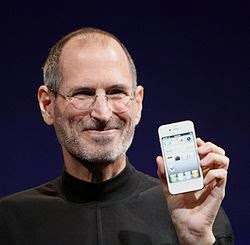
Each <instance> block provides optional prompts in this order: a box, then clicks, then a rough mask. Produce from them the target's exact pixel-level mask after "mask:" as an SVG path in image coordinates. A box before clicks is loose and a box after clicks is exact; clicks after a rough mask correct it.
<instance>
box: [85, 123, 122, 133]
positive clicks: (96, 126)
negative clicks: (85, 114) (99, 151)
mask: <svg viewBox="0 0 250 245" xmlns="http://www.w3.org/2000/svg"><path fill="white" fill-rule="evenodd" d="M124 126H125V123H124V122H123V121H120V120H119V121H117V120H109V121H107V122H101V121H97V120H91V121H89V122H82V123H81V124H80V130H81V131H86V130H97V131H103V130H110V129H120V128H124Z"/></svg>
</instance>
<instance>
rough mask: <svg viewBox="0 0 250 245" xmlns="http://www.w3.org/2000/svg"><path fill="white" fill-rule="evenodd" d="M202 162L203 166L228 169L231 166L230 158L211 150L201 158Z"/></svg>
mask: <svg viewBox="0 0 250 245" xmlns="http://www.w3.org/2000/svg"><path fill="white" fill-rule="evenodd" d="M200 163H201V166H202V167H206V168H209V167H210V168H223V169H226V170H227V169H228V166H229V158H228V157H227V156H223V155H219V154H217V153H213V152H210V153H208V154H207V155H206V156H205V157H204V158H202V159H201V162H200Z"/></svg>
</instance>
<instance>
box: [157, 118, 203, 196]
mask: <svg viewBox="0 0 250 245" xmlns="http://www.w3.org/2000/svg"><path fill="white" fill-rule="evenodd" d="M158 133H159V138H160V144H161V150H162V156H163V159H164V166H165V172H166V178H167V182H168V188H169V192H170V193H171V194H179V193H185V192H190V191H195V190H200V189H202V188H203V186H204V184H203V175H202V171H201V167H200V159H199V155H198V152H197V144H196V136H195V130H194V124H193V122H192V121H182V122H176V123H171V124H166V125H161V126H160V127H159V129H158Z"/></svg>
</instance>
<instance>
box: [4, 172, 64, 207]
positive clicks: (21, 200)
mask: <svg viewBox="0 0 250 245" xmlns="http://www.w3.org/2000/svg"><path fill="white" fill-rule="evenodd" d="M60 179H61V178H60V177H58V178H56V179H54V180H51V181H49V182H47V183H45V184H42V185H40V186H36V187H33V188H30V189H27V190H24V191H20V192H17V193H14V194H11V195H8V196H5V197H2V198H1V199H0V207H1V209H3V208H4V207H11V206H13V205H16V204H17V205H20V204H25V203H34V202H39V201H40V200H41V199H46V198H53V197H56V196H58V194H59V188H58V183H59V182H60Z"/></svg>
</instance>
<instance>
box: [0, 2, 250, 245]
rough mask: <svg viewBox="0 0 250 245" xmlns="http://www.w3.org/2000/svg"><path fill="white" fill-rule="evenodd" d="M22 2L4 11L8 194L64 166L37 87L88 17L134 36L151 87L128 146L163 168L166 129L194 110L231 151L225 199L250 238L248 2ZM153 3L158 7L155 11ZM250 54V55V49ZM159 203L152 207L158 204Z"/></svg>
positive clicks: (243, 238)
mask: <svg viewBox="0 0 250 245" xmlns="http://www.w3.org/2000/svg"><path fill="white" fill-rule="evenodd" d="M149 7H150V6H146V7H145V6H144V8H145V11H143V9H142V8H141V6H136V5H131V6H130V7H128V6H127V7H123V8H122V9H121V8H120V9H119V11H118V9H116V8H115V7H114V6H113V7H109V6H108V5H106V4H103V5H102V6H101V5H98V7H95V8H94V7H93V8H92V7H90V6H89V7H88V6H86V4H84V3H82V4H81V5H74V6H73V5H69V4H63V3H60V5H58V6H57V7H56V4H54V6H53V5H51V3H50V4H49V5H45V3H44V4H43V5H42V4H39V3H34V4H33V6H31V5H27V6H25V5H23V4H22V5H21V4H20V3H16V4H13V5H11V3H8V6H5V7H4V8H2V15H1V17H0V18H1V39H0V44H1V54H0V59H1V63H0V64H1V65H0V71H1V89H0V92H1V96H0V100H1V155H2V157H1V158H2V159H1V162H0V169H1V170H0V196H4V195H7V194H10V193H14V192H16V191H20V190H23V189H26V188H30V187H33V186H35V185H39V184H41V183H44V182H46V181H48V180H50V179H52V178H54V177H55V176H57V175H59V174H60V172H61V169H62V164H63V162H62V156H61V152H60V147H59V145H58V143H57V140H56V138H55V134H54V131H53V128H51V127H48V126H46V125H45V124H44V123H43V121H42V118H41V116H40V112H39V109H38V103H37V99H36V91H37V88H38V86H39V85H40V84H42V72H41V67H42V65H43V63H44V61H45V58H46V56H47V54H48V51H49V48H50V47H51V46H52V45H53V44H54V42H55V41H57V40H58V39H59V38H61V37H62V36H63V35H65V34H67V33H68V32H71V31H73V30H75V29H77V28H80V27H83V26H92V27H99V28H103V29H105V30H107V31H110V32H112V33H114V34H115V35H117V36H118V37H119V38H120V39H121V40H122V41H123V43H124V44H125V46H127V48H128V50H129V51H130V53H131V55H132V57H133V58H134V61H135V64H136V66H137V69H138V83H139V84H141V85H143V86H144V88H145V101H144V108H143V117H142V120H141V123H140V125H139V126H138V127H137V131H136V135H135V139H134V142H133V145H132V147H131V148H130V150H129V152H128V155H129V158H130V161H131V162H132V163H133V164H134V165H135V166H136V167H137V168H138V169H140V170H142V171H144V172H146V173H148V174H151V175H153V176H156V164H155V158H156V156H157V155H158V154H160V147H159V143H158V135H157V129H158V127H159V125H161V124H165V123H168V122H174V121H179V120H185V119H191V120H193V121H194V123H195V125H196V131H197V132H196V133H197V136H199V137H201V138H202V139H204V140H206V141H207V140H208V141H212V142H214V143H216V144H218V145H220V146H221V147H223V148H224V149H225V150H226V152H227V155H228V156H229V157H230V159H231V165H230V172H229V177H228V185H227V195H226V197H225V199H224V201H223V207H224V209H225V210H226V212H227V214H228V216H229V218H230V220H231V222H232V225H233V228H234V233H235V238H236V244H247V242H250V239H249V235H248V234H247V233H248V232H249V225H250V221H249V220H250V194H249V193H250V191H249V188H250V161H249V155H248V154H249V153H250V152H249V138H250V130H249V126H250V121H249V117H250V116H249V107H250V103H249V97H250V93H249V92H250V86H249V72H248V68H249V55H247V54H249V52H247V51H248V48H249V47H248V45H249V32H248V30H249V29H248V23H247V20H248V18H247V14H248V10H247V6H245V5H244V4H242V3H241V2H240V1H238V2H237V4H236V3H235V4H234V5H233V4H232V5H229V3H227V5H223V4H222V3H221V4H218V3H217V4H216V5H214V6H211V5H210V6H197V5H190V4H185V5H183V4H178V3H176V4H175V5H174V4H168V6H165V7H164V5H162V4H160V5H158V6H157V7H152V8H149ZM149 10H150V11H149ZM147 14H148V15H147ZM247 56H248V57H247ZM152 208H153V207H152Z"/></svg>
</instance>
